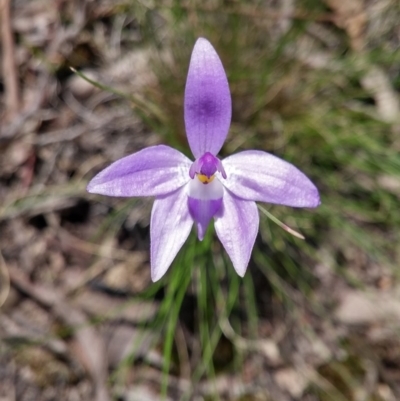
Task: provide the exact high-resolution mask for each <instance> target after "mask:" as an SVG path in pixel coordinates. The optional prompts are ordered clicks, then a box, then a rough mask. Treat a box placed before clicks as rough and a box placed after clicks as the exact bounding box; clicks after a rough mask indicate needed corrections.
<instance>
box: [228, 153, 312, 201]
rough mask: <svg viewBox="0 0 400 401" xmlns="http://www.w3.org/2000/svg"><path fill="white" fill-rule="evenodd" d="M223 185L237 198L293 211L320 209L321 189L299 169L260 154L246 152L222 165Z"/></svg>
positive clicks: (229, 158)
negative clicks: (224, 177)
mask: <svg viewBox="0 0 400 401" xmlns="http://www.w3.org/2000/svg"><path fill="white" fill-rule="evenodd" d="M222 164H223V166H224V168H225V170H226V173H227V179H226V180H223V185H224V186H225V187H226V188H228V189H229V190H230V191H231V192H233V193H234V194H235V195H236V196H238V197H240V198H242V199H247V200H253V201H260V202H268V203H276V204H279V205H286V206H293V207H317V206H318V205H319V204H320V198H319V193H318V189H317V188H316V187H315V185H314V184H313V183H312V182H311V181H310V179H309V178H308V177H307V176H306V175H305V174H304V173H302V172H301V171H300V170H299V169H298V168H297V167H295V166H293V165H292V164H290V163H288V162H286V161H284V160H282V159H280V158H279V157H276V156H273V155H271V154H269V153H266V152H262V151H259V150H246V151H244V152H240V153H237V154H235V155H232V156H229V157H227V158H226V159H224V160H223V161H222Z"/></svg>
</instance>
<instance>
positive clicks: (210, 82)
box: [185, 38, 232, 159]
mask: <svg viewBox="0 0 400 401" xmlns="http://www.w3.org/2000/svg"><path fill="white" fill-rule="evenodd" d="M231 114H232V105H231V94H230V91H229V85H228V80H227V78H226V74H225V71H224V67H223V66H222V63H221V60H220V58H219V57H218V54H217V53H216V51H215V50H214V48H213V47H212V45H211V43H210V42H209V41H208V40H206V39H204V38H199V39H198V40H197V42H196V44H195V46H194V49H193V52H192V57H191V59H190V65H189V72H188V76H187V80H186V88H185V126H186V135H187V138H188V141H189V146H190V149H191V150H192V153H193V155H194V156H195V158H196V159H197V158H198V157H200V156H202V155H203V154H204V153H205V152H210V153H212V154H213V155H216V154H217V153H218V152H219V151H220V150H221V147H222V145H223V143H224V142H225V138H226V136H227V134H228V130H229V126H230V123H231Z"/></svg>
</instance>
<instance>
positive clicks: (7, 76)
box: [0, 0, 19, 120]
mask: <svg viewBox="0 0 400 401" xmlns="http://www.w3.org/2000/svg"><path fill="white" fill-rule="evenodd" d="M0 1H1V3H0V4H1V7H0V13H1V44H2V48H3V76H4V80H3V81H4V86H5V103H6V119H8V120H11V119H13V118H14V116H15V115H16V114H17V113H18V111H19V83H18V76H17V69H16V63H15V51H14V38H13V34H12V28H11V2H10V0H0Z"/></svg>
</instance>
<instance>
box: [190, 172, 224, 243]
mask: <svg viewBox="0 0 400 401" xmlns="http://www.w3.org/2000/svg"><path fill="white" fill-rule="evenodd" d="M223 194H224V187H223V186H222V184H221V183H220V181H219V180H218V179H213V180H212V181H211V182H209V183H208V184H203V183H201V182H200V181H199V180H198V179H197V178H195V179H193V180H192V181H190V183H189V184H188V195H189V200H188V207H189V212H190V214H191V216H192V218H193V220H194V221H195V223H196V225H197V237H198V239H199V240H200V241H202V240H203V238H204V235H205V233H206V231H207V227H208V224H209V223H210V220H211V218H212V217H214V215H215V214H216V213H217V212H218V210H219V209H220V208H221V205H222V197H223Z"/></svg>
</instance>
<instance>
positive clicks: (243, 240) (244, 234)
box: [215, 190, 260, 277]
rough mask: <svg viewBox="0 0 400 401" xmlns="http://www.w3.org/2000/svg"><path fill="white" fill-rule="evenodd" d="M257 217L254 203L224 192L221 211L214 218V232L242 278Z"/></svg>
mask: <svg viewBox="0 0 400 401" xmlns="http://www.w3.org/2000/svg"><path fill="white" fill-rule="evenodd" d="M259 220H260V218H259V215H258V210H257V205H256V204H255V202H250V201H246V200H242V199H240V198H238V197H236V196H235V195H234V194H232V193H231V192H229V191H228V190H225V191H224V197H223V202H222V207H221V210H220V211H219V212H218V213H217V214H216V216H215V231H216V233H217V235H218V238H219V240H220V241H221V243H222V245H223V246H224V248H225V250H226V252H227V254H228V255H229V257H230V259H231V261H232V264H233V267H234V268H235V270H236V272H237V274H238V275H239V276H241V277H243V276H244V274H245V272H246V269H247V265H248V264H249V260H250V255H251V251H252V250H253V246H254V242H255V240H256V237H257V232H258V224H259Z"/></svg>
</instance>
